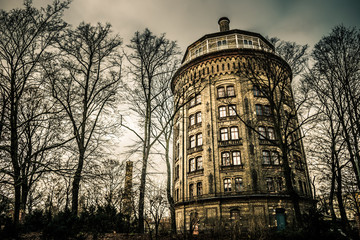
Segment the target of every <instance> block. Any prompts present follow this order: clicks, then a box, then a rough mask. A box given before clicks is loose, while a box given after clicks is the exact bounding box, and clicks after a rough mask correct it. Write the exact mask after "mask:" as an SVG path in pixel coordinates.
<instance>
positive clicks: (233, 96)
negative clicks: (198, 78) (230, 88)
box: [217, 95, 236, 100]
mask: <svg viewBox="0 0 360 240" xmlns="http://www.w3.org/2000/svg"><path fill="white" fill-rule="evenodd" d="M235 97H236V95H232V96H227V95H225V96H223V97H217V99H218V100H220V99H224V98H235Z"/></svg>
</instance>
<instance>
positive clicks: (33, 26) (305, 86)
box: [0, 0, 360, 235]
mask: <svg viewBox="0 0 360 240" xmlns="http://www.w3.org/2000/svg"><path fill="white" fill-rule="evenodd" d="M69 6H70V1H58V0H55V1H54V2H53V3H52V4H51V5H48V6H47V7H45V8H43V9H37V8H35V7H33V6H32V2H31V1H29V0H26V1H24V6H23V8H21V9H13V10H10V11H4V10H1V12H0V64H1V65H0V98H1V101H0V108H1V109H0V110H1V113H0V114H1V115H0V193H1V200H2V201H1V211H2V213H1V214H2V216H5V215H6V214H7V213H8V212H9V210H10V209H9V206H12V207H11V209H13V214H12V215H13V216H12V221H13V224H14V225H15V226H18V225H20V222H21V220H23V219H24V218H25V217H24V216H26V215H29V216H31V215H32V214H33V213H34V212H36V211H35V209H36V208H40V209H43V210H46V211H47V212H48V213H49V214H50V213H52V214H54V211H53V210H54V208H55V206H56V208H57V210H64V212H63V215H62V217H64V218H67V217H68V216H70V215H71V216H74V217H75V218H76V217H77V216H83V219H90V218H89V216H95V215H94V214H95V213H98V214H99V215H96V216H104V214H103V213H106V214H108V215H106V214H105V215H106V216H110V215H111V216H115V215H116V212H118V213H121V206H122V205H121V202H122V184H123V180H124V175H125V174H124V166H123V163H124V160H126V159H116V155H115V154H113V153H112V152H113V149H112V147H113V146H112V142H114V141H116V139H117V138H118V136H119V134H120V131H119V129H121V130H122V131H123V132H124V133H129V132H130V133H132V134H133V135H134V136H135V137H136V140H135V141H134V144H133V145H131V146H129V148H128V149H129V150H128V151H127V152H126V153H124V154H123V156H124V157H126V158H127V157H131V158H134V157H137V158H138V159H139V161H138V162H135V166H136V168H135V169H137V170H136V171H135V174H138V176H139V177H138V179H139V181H135V182H134V192H133V194H132V196H133V203H134V206H133V220H134V221H133V223H132V224H133V227H134V228H133V231H136V232H140V233H142V232H144V226H145V225H144V222H148V221H149V218H152V219H153V220H154V222H155V223H156V224H155V225H156V229H155V231H156V235H158V226H159V224H160V218H161V217H162V216H163V214H164V205H166V207H167V208H169V212H170V217H171V231H172V232H173V233H174V232H175V230H176V226H175V208H174V200H173V197H172V188H171V180H172V154H171V149H172V128H173V121H174V115H175V113H176V112H177V111H179V110H180V109H181V108H182V107H183V106H184V105H185V104H186V103H187V102H186V100H184V98H183V97H184V96H182V95H181V94H178V96H180V98H178V99H174V97H173V95H172V93H171V89H170V83H171V79H172V76H173V74H174V73H175V71H176V70H177V68H178V67H179V64H180V60H179V55H180V51H179V48H178V46H177V43H176V42H175V41H171V40H168V39H167V38H166V36H165V35H164V34H162V35H159V36H156V35H154V34H153V33H152V32H151V31H150V30H149V29H145V30H144V31H143V32H135V34H134V36H133V37H132V39H131V41H130V43H129V44H128V45H126V46H125V47H124V46H123V42H122V39H121V37H120V36H119V35H117V34H114V33H113V32H112V29H111V25H110V24H101V23H98V24H96V25H91V24H87V23H80V24H79V26H77V27H72V26H70V25H69V24H68V23H66V22H65V21H64V20H63V18H62V16H63V13H64V11H66V9H67V8H68V7H69ZM270 41H271V42H272V43H273V44H274V46H275V48H276V53H277V55H279V56H280V57H281V58H283V59H284V60H285V61H286V62H287V63H288V67H290V68H291V70H292V76H289V75H287V73H285V72H283V71H282V70H281V69H283V68H282V67H281V66H280V65H279V64H280V62H274V61H273V62H269V58H267V57H266V54H265V53H264V54H259V55H257V56H256V57H255V58H252V59H250V58H249V59H247V60H246V61H247V62H246V63H245V65H246V66H247V69H248V70H247V71H244V72H240V73H239V74H240V75H242V76H243V77H245V78H246V79H249V80H250V81H251V83H252V84H253V85H255V86H257V87H258V90H259V91H260V92H261V93H262V95H263V96H265V98H266V99H267V100H268V102H269V104H270V110H271V113H272V114H271V116H272V118H273V119H272V121H273V123H274V128H275V132H276V134H277V135H278V136H284V138H278V139H279V140H280V141H277V142H276V143H275V142H274V144H276V145H277V146H278V147H279V149H280V150H281V158H282V163H283V168H284V174H285V180H286V181H285V182H286V189H287V191H288V194H289V195H290V197H291V199H292V201H293V203H294V209H295V213H296V222H297V224H298V226H302V225H304V219H303V216H302V213H301V212H300V208H299V195H298V194H297V192H296V191H295V190H294V183H293V180H292V171H293V170H292V169H293V166H294V165H293V163H292V161H291V159H289V156H290V155H291V153H292V151H294V146H295V145H296V143H297V142H299V141H301V140H302V139H305V141H306V148H307V150H308V151H307V157H308V164H309V165H310V170H311V173H312V175H313V176H316V178H314V181H315V182H316V184H314V186H313V190H314V191H313V195H314V197H315V198H316V199H318V200H319V204H318V205H319V206H320V208H318V210H321V211H323V213H328V212H329V213H330V215H331V218H332V221H333V222H334V224H336V223H337V220H338V218H339V216H337V215H336V213H335V210H334V209H335V208H336V206H335V205H337V207H338V209H339V210H340V219H341V221H340V223H341V227H342V229H343V230H344V231H348V230H349V229H350V224H349V221H348V217H347V212H346V211H345V209H346V208H349V205H351V207H350V209H351V210H352V211H354V212H355V213H356V214H359V213H360V212H359V203H358V195H357V194H358V193H359V190H360V177H359V171H360V170H359V163H360V152H359V139H360V138H359V134H360V133H359V132H360V118H359V111H360V109H359V94H358V91H359V89H360V88H359V83H358V82H359V81H358V80H359V76H360V54H359V53H360V33H359V30H358V29H357V28H347V27H345V26H342V25H340V26H337V27H335V28H334V29H333V30H332V32H331V33H330V34H329V35H328V36H324V37H323V38H322V39H321V40H320V41H319V42H318V43H317V44H316V45H315V47H314V48H313V50H312V53H309V48H308V46H307V45H304V46H302V45H298V44H296V43H292V42H286V41H280V40H279V39H277V38H271V39H270ZM254 61H255V63H256V64H253V63H254ZM259 69H261V70H264V71H265V72H267V73H269V75H268V78H266V81H270V82H271V83H269V84H267V83H266V82H264V78H263V77H262V76H260V75H259V71H258V70H259ZM294 77H297V78H296V79H297V80H296V81H295V82H293V83H292V85H291V83H290V82H288V79H289V78H294ZM192 87H193V88H194V89H196V90H195V91H199V92H200V91H201V89H199V88H198V87H197V86H196V83H194V85H193V86H192ZM288 95H290V96H291V97H293V96H294V97H295V101H291V100H289V98H288ZM120 105H125V106H126V108H127V111H125V110H123V109H120V107H119V106H120ZM284 105H289V106H290V108H291V109H293V110H292V111H290V112H289V111H284V107H283V106H284ZM125 112H126V113H125ZM238 118H239V119H240V120H241V119H242V116H239V115H238ZM244 124H245V126H246V127H247V128H249V130H250V131H253V132H255V133H257V134H259V132H258V130H257V128H256V126H255V125H254V123H251V122H245V121H244ZM263 137H264V138H266V136H263ZM267 140H268V141H272V139H267ZM159 158H160V159H163V161H164V165H165V169H166V179H167V180H166V187H165V188H166V191H163V190H162V189H158V187H157V186H153V183H152V181H151V175H150V174H149V166H150V167H151V166H152V164H153V163H154V162H156V161H157V163H158V162H159V161H158V159H159ZM165 198H166V201H164V199H165ZM335 200H336V201H335ZM91 206H98V208H97V210H95V209H92V210H91ZM82 208H84V210H83V209H82ZM79 210H80V212H79ZM89 211H90V212H91V211H92V212H91V214H92V215H91V214H90V213H89ZM87 213H88V215H86V214H87ZM67 214H69V215H67ZM81 214H82V215H81ZM84 214H85V215H84ZM101 214H103V215H101ZM50 215H51V214H50ZM117 216H119V215H117ZM120 218H121V217H120ZM121 219H122V218H121ZM121 219H120V220H119V221H123V220H121ZM86 221H89V220H86ZM86 221H85V220H84V222H86Z"/></svg>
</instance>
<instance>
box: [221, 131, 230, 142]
mask: <svg viewBox="0 0 360 240" xmlns="http://www.w3.org/2000/svg"><path fill="white" fill-rule="evenodd" d="M220 140H221V141H228V140H229V135H228V129H227V128H220Z"/></svg>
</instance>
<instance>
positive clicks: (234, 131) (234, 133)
mask: <svg viewBox="0 0 360 240" xmlns="http://www.w3.org/2000/svg"><path fill="white" fill-rule="evenodd" d="M230 134H231V140H237V139H239V128H238V127H230Z"/></svg>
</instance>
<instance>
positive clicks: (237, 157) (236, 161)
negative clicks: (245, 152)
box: [232, 151, 241, 165]
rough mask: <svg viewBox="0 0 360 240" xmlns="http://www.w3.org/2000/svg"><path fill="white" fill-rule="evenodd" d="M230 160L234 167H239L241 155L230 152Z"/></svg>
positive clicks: (236, 152)
mask: <svg viewBox="0 0 360 240" xmlns="http://www.w3.org/2000/svg"><path fill="white" fill-rule="evenodd" d="M232 160H233V164H234V165H241V155H240V152H239V151H234V152H232Z"/></svg>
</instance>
